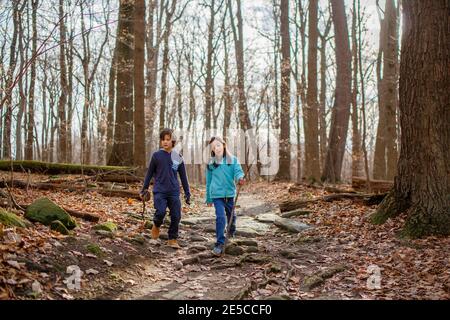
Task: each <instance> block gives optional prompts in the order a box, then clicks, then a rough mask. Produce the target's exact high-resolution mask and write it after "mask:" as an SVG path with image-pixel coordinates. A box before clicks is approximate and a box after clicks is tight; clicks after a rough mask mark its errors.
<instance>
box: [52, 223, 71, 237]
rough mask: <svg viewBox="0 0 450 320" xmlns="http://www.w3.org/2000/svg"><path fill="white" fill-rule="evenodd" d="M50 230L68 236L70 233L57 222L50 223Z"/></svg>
mask: <svg viewBox="0 0 450 320" xmlns="http://www.w3.org/2000/svg"><path fill="white" fill-rule="evenodd" d="M50 229H52V230H54V231H57V232H59V233H61V234H64V235H68V234H70V232H69V230H68V229H67V228H66V226H65V225H64V224H63V223H62V222H61V221H59V220H55V221H52V223H50Z"/></svg>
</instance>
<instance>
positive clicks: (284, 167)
mask: <svg viewBox="0 0 450 320" xmlns="http://www.w3.org/2000/svg"><path fill="white" fill-rule="evenodd" d="M280 9H281V17H280V32H281V54H282V62H281V117H280V118H281V119H280V120H281V122H280V168H279V170H278V173H277V179H280V180H289V179H290V178H291V172H290V166H291V144H290V137H289V135H290V120H291V119H290V118H291V116H290V114H291V113H290V104H291V101H290V100H291V54H290V49H291V48H290V47H291V41H290V36H289V0H281V7H280Z"/></svg>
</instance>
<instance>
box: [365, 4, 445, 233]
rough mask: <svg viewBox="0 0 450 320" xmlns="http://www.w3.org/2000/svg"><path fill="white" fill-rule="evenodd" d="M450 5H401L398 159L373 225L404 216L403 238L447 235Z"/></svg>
mask: <svg viewBox="0 0 450 320" xmlns="http://www.w3.org/2000/svg"><path fill="white" fill-rule="evenodd" d="M449 12H450V2H449V1H448V0H435V1H419V0H411V1H404V2H403V28H402V29H403V37H402V48H401V53H402V54H401V60H400V88H399V95H400V100H399V110H400V126H401V132H402V134H401V147H400V158H399V161H398V165H397V176H396V177H395V179H394V188H393V190H392V191H391V192H390V193H389V194H388V195H387V196H386V197H385V199H384V200H383V202H382V203H381V204H380V206H379V208H378V210H377V212H376V213H375V214H374V215H373V216H372V221H373V222H375V223H383V222H385V221H386V220H387V219H388V218H390V217H395V216H397V215H399V214H400V213H406V221H405V226H404V228H403V234H404V235H406V236H411V237H422V236H427V235H433V234H443V235H449V234H450V199H449V197H448V195H449V194H450V179H448V173H449V172H450V149H449V147H448V146H449V145H450V108H449V107H448V101H450V91H449V90H448V83H450V74H449V72H448V70H449V68H450V33H449V32H448V26H449V24H450V18H449V14H448V13H449Z"/></svg>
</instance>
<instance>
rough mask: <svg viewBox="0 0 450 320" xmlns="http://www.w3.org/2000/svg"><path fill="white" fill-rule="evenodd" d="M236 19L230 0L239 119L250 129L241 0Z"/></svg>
mask: <svg viewBox="0 0 450 320" xmlns="http://www.w3.org/2000/svg"><path fill="white" fill-rule="evenodd" d="M236 6H237V11H236V20H237V23H236V22H235V17H234V15H233V5H232V3H231V0H228V10H229V13H230V22H231V29H232V31H233V39H234V49H235V54H234V55H235V57H236V66H237V78H238V83H237V89H238V99H239V103H238V105H239V121H240V125H241V129H243V130H248V129H250V128H251V127H252V125H251V122H250V116H249V113H248V107H247V98H246V95H245V77H244V35H243V31H242V30H243V23H242V9H241V0H236Z"/></svg>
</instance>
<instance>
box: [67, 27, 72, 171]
mask: <svg viewBox="0 0 450 320" xmlns="http://www.w3.org/2000/svg"><path fill="white" fill-rule="evenodd" d="M73 33H74V30H73V28H72V30H71V33H70V38H69V43H68V47H69V48H68V50H67V54H66V55H67V71H68V94H67V161H68V162H72V161H73V158H72V155H73V151H72V149H73V143H72V140H73V138H72V120H73V111H74V106H73V59H74V45H73Z"/></svg>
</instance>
